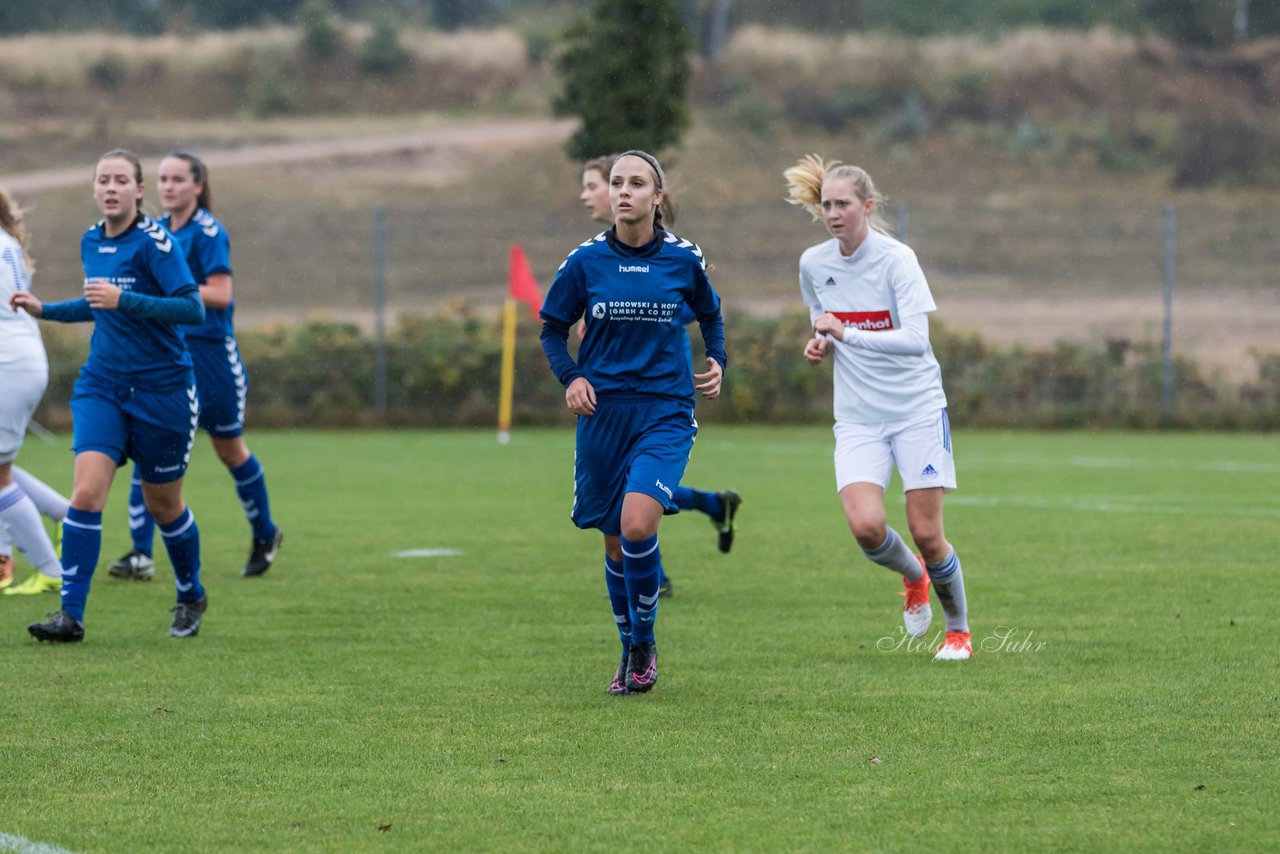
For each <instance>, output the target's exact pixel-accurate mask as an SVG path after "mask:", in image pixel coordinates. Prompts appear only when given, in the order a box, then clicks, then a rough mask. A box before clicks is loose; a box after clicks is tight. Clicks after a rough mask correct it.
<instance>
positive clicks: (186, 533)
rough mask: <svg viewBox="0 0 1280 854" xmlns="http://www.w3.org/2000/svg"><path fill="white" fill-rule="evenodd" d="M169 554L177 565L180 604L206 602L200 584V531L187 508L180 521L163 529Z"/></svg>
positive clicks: (176, 574) (173, 522)
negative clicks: (202, 600) (203, 600)
mask: <svg viewBox="0 0 1280 854" xmlns="http://www.w3.org/2000/svg"><path fill="white" fill-rule="evenodd" d="M160 536H161V537H163V538H164V547H165V551H167V552H168V553H169V562H170V563H172V564H173V577H174V579H175V583H176V584H177V587H178V601H179V602H199V601H200V600H201V599H203V598H204V587H202V586H201V584H200V529H199V528H197V527H196V517H195V516H193V515H192V514H191V508H190V507H186V508H183V510H182V513H181V514H180V515H179V516H178V518H177V519H174V520H173V521H172V522H169V523H168V524H165V525H161V526H160Z"/></svg>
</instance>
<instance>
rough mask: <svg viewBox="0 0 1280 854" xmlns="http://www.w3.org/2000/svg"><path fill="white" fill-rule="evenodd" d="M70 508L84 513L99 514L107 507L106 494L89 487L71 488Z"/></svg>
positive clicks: (103, 491) (104, 491)
mask: <svg viewBox="0 0 1280 854" xmlns="http://www.w3.org/2000/svg"><path fill="white" fill-rule="evenodd" d="M71 506H72V507H74V508H76V509H77V510H83V511H85V512H86V513H101V512H102V511H103V509H104V508H105V507H106V506H107V492H106V490H99V489H96V488H93V487H89V486H76V487H73V488H72V490H71Z"/></svg>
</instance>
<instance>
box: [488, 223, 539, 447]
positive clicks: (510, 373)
mask: <svg viewBox="0 0 1280 854" xmlns="http://www.w3.org/2000/svg"><path fill="white" fill-rule="evenodd" d="M517 302H522V303H525V304H526V305H528V306H529V311H530V312H531V313H532V314H533V319H534V320H537V319H538V311H539V310H540V309H541V308H542V291H541V290H539V289H538V281H537V279H535V278H534V277H533V269H532V268H530V266H529V259H528V258H526V257H525V254H524V250H523V249H521V248H520V246H519V245H517V244H512V246H511V264H510V267H509V268H508V272H507V302H506V304H505V305H504V306H503V309H502V379H501V382H500V384H499V385H500V387H499V390H498V443H499V444H502V445H505V444H507V443H508V442H510V441H511V398H512V396H513V395H514V394H515V385H516V303H517Z"/></svg>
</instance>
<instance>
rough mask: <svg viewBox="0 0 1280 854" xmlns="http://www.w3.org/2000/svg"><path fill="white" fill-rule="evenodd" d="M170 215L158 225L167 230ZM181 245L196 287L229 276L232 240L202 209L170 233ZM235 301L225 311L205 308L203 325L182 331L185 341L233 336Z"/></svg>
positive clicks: (188, 327) (220, 338) (214, 218)
mask: <svg viewBox="0 0 1280 854" xmlns="http://www.w3.org/2000/svg"><path fill="white" fill-rule="evenodd" d="M169 219H170V217H169V214H165V215H164V216H162V217H160V224H161V225H163V226H164V227H165V228H168V227H169ZM171 233H172V234H173V236H174V237H176V238H177V239H178V243H179V244H181V246H182V254H183V256H184V257H185V258H186V259H187V266H189V267H190V268H191V275H193V276H195V279H196V284H197V285H203V284H204V283H205V282H207V281H209V277H210V276H212V275H214V274H215V273H226V274H227V275H231V239H230V238H229V237H228V236H227V230H226V228H224V227H223V225H222V223H221V222H219V221H218V219H217V218H216V217H215V216H214V215H213V214H211V213H209V212H208V211H207V210H205V209H204V208H196V212H195V213H194V214H193V215H192V216H191V219H189V220H187V224H186V225H184V226H183V227H182V228H180V229H178V230H177V231H171ZM235 311H236V304H235V300H234V299H233V300H232V301H231V304H230V305H228V306H227V307H226V308H209V307H208V306H206V307H205V312H204V323H202V324H201V325H199V326H185V327H183V332H184V333H185V334H186V336H187V337H188V338H205V339H211V340H216V341H223V340H225V339H227V338H231V337H232V336H234V335H235V334H236V333H235Z"/></svg>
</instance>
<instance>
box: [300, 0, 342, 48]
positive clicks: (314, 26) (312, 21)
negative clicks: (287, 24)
mask: <svg viewBox="0 0 1280 854" xmlns="http://www.w3.org/2000/svg"><path fill="white" fill-rule="evenodd" d="M298 26H300V27H302V44H303V47H304V48H305V50H306V52H307V55H308V56H310V57H312V58H313V59H327V58H329V57H330V56H333V54H334V53H335V52H337V50H338V42H339V39H340V37H341V34H340V33H339V31H338V20H337V18H335V17H334V15H333V7H332V6H331V5H330V3H329V0H306V2H305V3H303V4H302V8H300V9H299V10H298Z"/></svg>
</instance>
